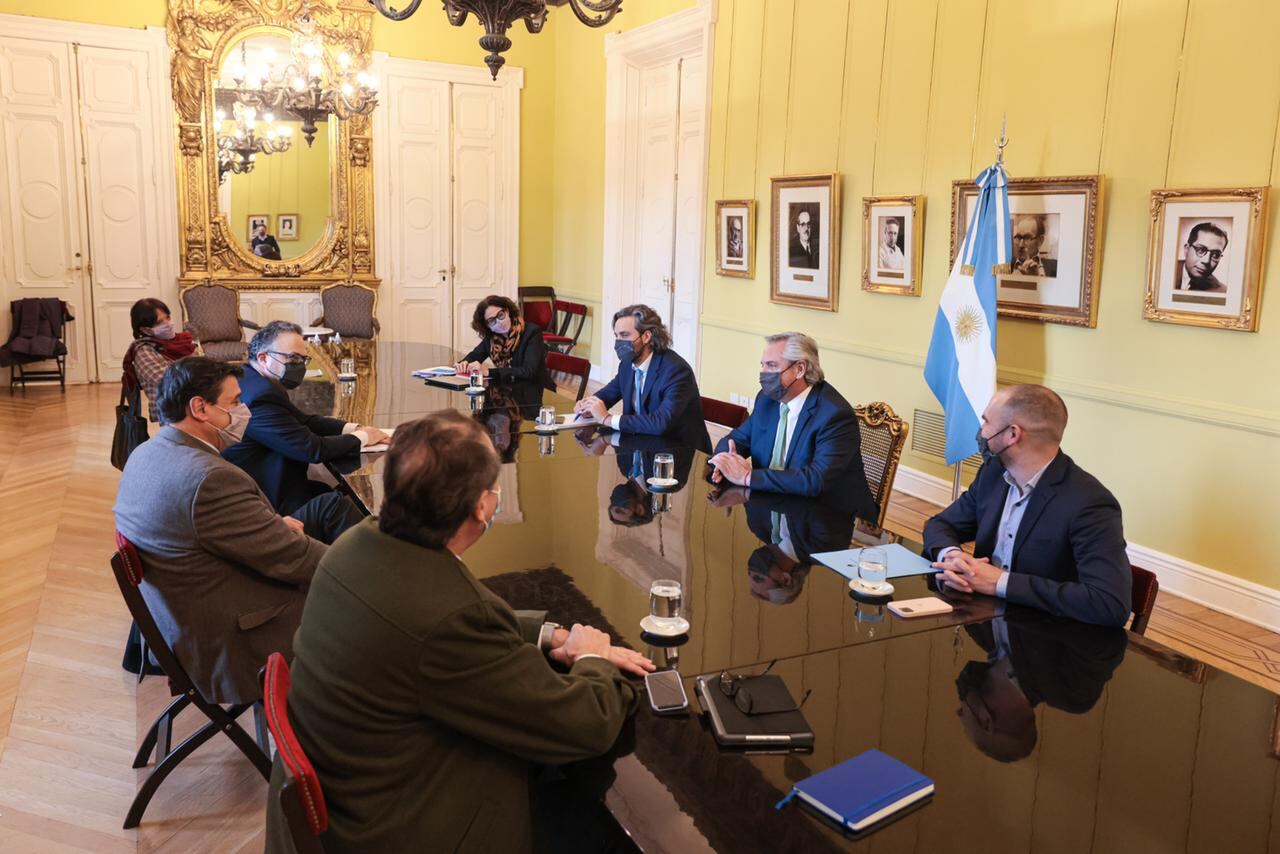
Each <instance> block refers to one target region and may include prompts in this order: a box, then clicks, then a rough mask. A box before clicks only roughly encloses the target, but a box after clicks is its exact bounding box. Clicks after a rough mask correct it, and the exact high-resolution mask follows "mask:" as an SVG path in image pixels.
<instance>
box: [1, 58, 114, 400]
mask: <svg viewBox="0 0 1280 854" xmlns="http://www.w3.org/2000/svg"><path fill="white" fill-rule="evenodd" d="M74 67H75V66H74V63H73V59H72V52H71V46H70V45H69V44H65V43H58V42H48V41H38V40H35V39H15V38H5V37H0V245H4V246H7V247H11V250H10V251H9V252H6V253H4V257H3V259H0V292H2V294H3V301H2V302H0V333H3V339H7V338H8V337H9V329H10V325H11V324H10V314H9V305H8V303H9V301H10V300H15V299H24V298H27V297H58V298H59V299H62V300H65V301H66V302H67V303H69V304H70V305H71V309H72V313H73V314H75V316H76V321H75V322H74V323H72V324H70V325H69V326H68V327H67V347H68V350H69V353H68V356H67V379H68V381H69V382H87V381H88V380H90V379H92V378H93V377H92V374H93V372H94V364H93V363H94V356H93V349H92V348H93V334H92V327H93V312H92V308H91V306H92V301H91V300H90V298H89V288H88V280H87V275H86V269H85V268H86V267H87V265H88V254H89V253H88V246H87V244H86V241H85V225H84V222H83V216H84V209H85V208H84V204H83V195H82V187H83V182H82V179H81V172H80V169H79V168H78V167H79V164H80V140H79V133H78V128H77V125H76V92H75V73H74ZM0 340H2V339H0ZM33 367H34V368H44V367H49V365H47V364H44V363H41V364H37V365H33Z"/></svg>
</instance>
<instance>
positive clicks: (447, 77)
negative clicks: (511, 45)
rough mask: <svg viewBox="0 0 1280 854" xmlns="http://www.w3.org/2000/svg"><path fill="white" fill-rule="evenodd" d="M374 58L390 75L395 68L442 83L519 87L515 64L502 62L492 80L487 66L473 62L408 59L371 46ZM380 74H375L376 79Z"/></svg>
mask: <svg viewBox="0 0 1280 854" xmlns="http://www.w3.org/2000/svg"><path fill="white" fill-rule="evenodd" d="M373 55H374V58H375V60H377V61H378V63H379V64H380V66H381V67H382V68H383V69H384V70H383V72H382V74H383V75H384V76H385V75H391V74H395V73H396V72H397V71H399V72H400V73H402V74H405V75H407V76H410V77H413V78H414V79H416V80H442V81H444V82H446V83H466V84H467V85H469V86H488V87H489V88H491V89H510V88H513V87H514V88H516V89H523V88H524V68H522V67H521V66H519V65H504V66H502V71H501V72H500V73H499V74H498V79H497V80H494V79H493V77H492V76H491V75H490V74H489V69H488V68H480V67H477V66H474V65H456V64H454V63H451V62H435V61H432V60H428V59H410V58H408V57H403V56H392V55H391V54H389V53H387V52H386V51H381V50H375V51H374V52H373ZM381 80H382V77H379V81H381Z"/></svg>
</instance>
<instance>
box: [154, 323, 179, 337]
mask: <svg viewBox="0 0 1280 854" xmlns="http://www.w3.org/2000/svg"><path fill="white" fill-rule="evenodd" d="M173 336H174V331H173V324H172V323H157V324H156V325H155V326H153V327H151V337H152V338H159V339H160V340H161V341H168V340H169V339H170V338H172V337H173Z"/></svg>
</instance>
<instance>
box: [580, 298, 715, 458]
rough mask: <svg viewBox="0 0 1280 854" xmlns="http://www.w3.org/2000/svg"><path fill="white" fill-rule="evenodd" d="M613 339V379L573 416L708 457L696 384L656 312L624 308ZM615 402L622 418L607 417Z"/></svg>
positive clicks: (615, 319) (707, 438)
mask: <svg viewBox="0 0 1280 854" xmlns="http://www.w3.org/2000/svg"><path fill="white" fill-rule="evenodd" d="M613 336H614V342H613V349H614V350H615V351H616V352H617V354H618V373H617V375H616V376H615V377H614V378H613V379H612V380H610V381H609V384H608V385H606V386H605V387H604V388H602V389H600V391H598V392H596V393H595V394H593V395H591V396H589V397H584V398H583V399H582V400H581V401H579V402H578V404H577V405H576V406H575V407H574V412H576V413H578V414H579V415H589V416H590V417H592V418H594V419H595V420H597V421H599V422H600V423H601V424H602V425H604V426H606V427H609V428H611V429H613V430H616V431H618V432H620V433H644V434H647V435H650V436H666V437H667V438H669V439H672V440H674V441H676V442H678V443H680V444H681V445H686V446H688V447H690V448H696V449H697V450H699V451H702V452H704V453H708V454H709V453H711V436H710V434H708V433H707V422H706V421H705V420H703V418H702V397H701V395H700V394H699V392H698V380H697V378H696V377H695V376H694V375H693V368H691V367H689V363H688V362H686V361H685V360H684V359H682V358H680V356H679V355H678V354H677V353H676V352H675V351H674V350H672V349H671V335H670V333H668V332H667V328H666V327H665V326H663V325H662V318H661V317H659V316H658V313H657V312H656V311H654V310H653V309H651V308H649V306H647V305H629V306H627V307H626V308H624V309H622V310H621V311H619V312H618V313H617V314H615V315H614V316H613ZM619 400H621V401H622V414H621V415H610V414H609V409H610V408H611V407H612V406H613V405H614V404H615V403H617V402H618V401H619Z"/></svg>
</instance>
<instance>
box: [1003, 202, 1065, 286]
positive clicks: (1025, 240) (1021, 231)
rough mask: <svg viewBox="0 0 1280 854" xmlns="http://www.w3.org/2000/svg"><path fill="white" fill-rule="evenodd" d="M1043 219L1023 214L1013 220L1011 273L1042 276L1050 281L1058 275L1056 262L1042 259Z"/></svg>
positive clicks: (1051, 259)
mask: <svg viewBox="0 0 1280 854" xmlns="http://www.w3.org/2000/svg"><path fill="white" fill-rule="evenodd" d="M1044 236H1045V235H1044V218H1043V217H1038V216H1031V215H1029V214H1024V215H1022V216H1017V217H1014V220H1013V272H1015V273H1022V274H1023V275H1024V276H1043V277H1044V278H1046V279H1052V278H1054V277H1055V276H1057V275H1058V262H1057V260H1055V259H1053V258H1042V257H1041V256H1040V250H1041V247H1042V246H1043V245H1044Z"/></svg>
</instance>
